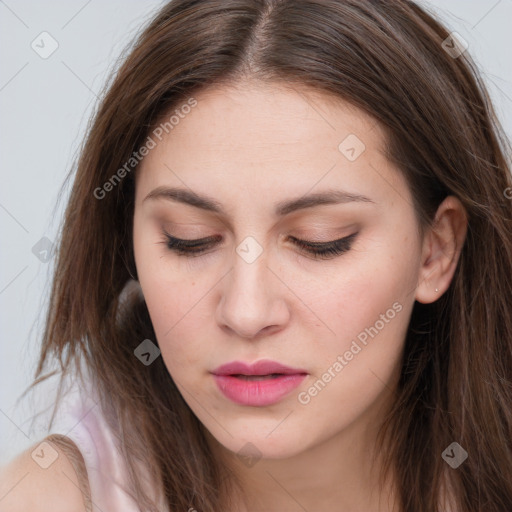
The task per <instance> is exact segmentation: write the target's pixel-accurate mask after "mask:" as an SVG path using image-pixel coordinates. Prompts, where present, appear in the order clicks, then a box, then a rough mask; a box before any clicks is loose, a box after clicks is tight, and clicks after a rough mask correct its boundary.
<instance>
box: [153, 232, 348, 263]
mask: <svg viewBox="0 0 512 512" xmlns="http://www.w3.org/2000/svg"><path fill="white" fill-rule="evenodd" d="M163 234H164V235H165V237H166V240H165V241H164V243H166V245H167V247H168V248H169V249H170V250H171V251H173V252H175V253H176V254H177V255H178V256H186V257H197V256H200V255H201V254H203V253H204V252H205V251H206V250H208V249H209V248H210V247H212V245H213V244H214V243H215V242H216V241H220V239H221V237H220V236H214V237H209V238H200V239H197V240H183V239H181V238H175V237H173V236H171V235H169V233H166V232H165V231H164V233H163ZM357 235H358V233H352V234H351V235H349V236H346V237H345V238H340V239H338V240H332V241H330V242H308V241H306V240H300V239H298V238H295V237H294V236H290V237H289V238H290V239H291V240H293V241H294V242H295V244H296V245H297V246H298V247H299V249H300V250H301V251H303V252H305V253H306V254H308V255H310V256H313V258H315V259H331V258H335V257H336V256H340V255H341V254H343V253H345V252H347V251H349V250H350V248H351V247H352V242H353V241H354V238H355V237H356V236H357ZM205 245H206V247H204V246H205ZM197 247H200V248H199V249H197Z"/></svg>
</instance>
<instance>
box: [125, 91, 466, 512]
mask: <svg viewBox="0 0 512 512" xmlns="http://www.w3.org/2000/svg"><path fill="white" fill-rule="evenodd" d="M308 93H309V94H308ZM196 99H197V102H198V105H197V106H196V107H195V108H194V109H193V110H192V112H190V113H189V114H188V115H187V117H186V118H185V119H184V120H182V121H180V123H179V124H178V125H176V126H175V127H174V128H173V130H172V131H171V132H170V133H169V134H168V135H167V136H165V137H164V138H163V140H162V141H161V142H160V143H159V144H158V146H157V147H156V148H155V149H153V150H152V151H151V152H150V154H149V155H148V156H147V157H146V158H145V159H144V161H143V162H142V166H141V168H140V169H139V170H138V174H137V183H136V203H135V216H134V231H133V239H134V250H135V259H136V264H137V271H138V277H139V282H140V285H141V287H142V291H143V293H144V297H145V300H146V304H147V306H148V309H149V312H150V315H151V319H152V323H153V326H154V328H155V333H156V336H157V340H158V343H159V346H160V349H161V352H162V357H163V359H164V362H165V364H166V366H167V368H168V370H169V372H170V374H171V376H172V377H173V378H174V380H175V382H176V383H177V385H178V388H179V389H180V391H181V392H182V394H183V396H184V398H185V400H186V401H187V403H188V405H189V406H190V408H191V409H192V410H193V412H194V413H195V414H196V416H197V417H198V418H199V420H200V421H201V422H202V424H203V425H204V426H205V427H206V430H207V431H208V432H209V439H210V443H211V444H212V446H213V448H214V450H215V451H216V453H218V455H219V457H220V456H223V457H226V459H227V461H228V462H227V463H228V464H230V466H231V467H232V468H233V470H234V471H236V472H237V474H238V475H240V478H241V479H242V480H243V482H244V492H245V493H246V495H247V496H248V499H247V502H246V503H240V504H239V505H238V506H237V507H236V510H246V511H247V512H256V511H259V510H267V511H278V510H279V511H283V510H286V511H290V512H292V511H301V510H304V509H306V510H326V511H331V510H332V511H334V510H337V511H339V510H344V511H346V512H356V511H360V510H365V511H380V512H387V511H391V510H392V505H393V501H394V500H393V492H392V486H390V487H389V488H388V489H386V490H384V491H383V493H382V494H378V493H376V492H375V489H376V486H375V482H376V475H375V471H373V472H372V468H373V467H374V466H373V465H372V464H371V462H370V459H369V455H370V453H371V447H372V446H373V445H374V437H375V432H376V429H375V426H376V425H378V423H379V419H380V418H381V416H382V413H383V407H384V404H385V403H386V402H387V401H389V399H390V396H391V390H392V389H393V386H394V384H395V383H396V379H397V378H398V374H399V370H400V356H401V353H402V349H403V344H404V338H405V334H406V329H407V326H408V323H409V318H410V313H411V311H412V307H413V305H414V301H415V300H418V301H420V302H423V303H429V302H433V301H435V300H437V299H438V298H439V297H440V296H441V295H442V293H443V292H444V291H445V290H446V289H447V288H448V286H449V284H450V281H451V279H452V277H453V274H454V271H455V268H456V265H457V261H458V258H459V254H460V249H461V247H462V244H463V241H464V237H465V234H466V225H467V220H466V216H465V212H464V208H463V207H462V205H461V204H460V202H459V201H458V200H457V199H456V198H455V197H449V198H447V199H446V200H445V201H444V202H443V203H442V204H441V205H440V207H439V210H438V212H437V217H436V219H437V223H436V227H435V230H430V231H429V232H428V233H427V234H426V235H425V237H424V238H423V239H420V236H419V232H418V227H417V223H416V222H417V221H416V217H415V216H414V211H413V206H412V204H413V201H412V197H411V195H410V191H409V189H408V187H407V185H406V183H405V180H404V179H403V177H402V175H401V174H400V173H399V172H398V171H397V170H396V169H394V168H393V167H392V166H391V164H390V163H389V162H388V161H387V160H386V159H385V157H384V155H383V154H382V151H381V150H382V148H383V143H384V134H383V133H382V132H381V130H380V129H379V126H378V125H377V123H376V122H375V121H374V120H373V119H371V118H370V117H368V116H367V115H366V114H364V113H363V112H361V111H359V110H356V109H354V108H350V107H349V105H347V104H346V103H343V102H341V101H339V100H333V99H332V98H328V97H325V96H324V95H322V94H314V93H312V92H311V91H306V90H297V89H292V88H286V87H283V86H282V85H277V84H272V85H268V84H267V85H262V84H261V83H255V82H247V83H244V84H242V85H241V86H240V87H239V88H236V87H230V88H222V87H218V88H213V89H209V90H207V91H203V92H202V93H200V94H199V95H197V96H196ZM349 134H355V135H356V136H357V137H358V139H360V140H361V141H362V142H363V143H364V145H365V146H366V149H365V151H364V152H362V153H361V154H360V156H358V158H356V159H355V160H354V161H350V160H349V159H347V158H346V157H345V156H344V154H342V152H340V149H339V148H338V146H339V144H340V142H342V141H343V140H344V139H345V138H346V137H347V136H348V135H349ZM158 187H180V188H184V189H186V190H188V191H193V192H195V193H196V194H199V195H201V196H208V197H209V198H211V199H213V200H214V201H216V202H217V203H219V204H220V207H221V208H222V212H221V213H213V212H211V211H207V210H204V209H201V208H198V207H196V206H192V205H189V204H184V203H182V202H179V201H176V200H171V199H168V198H165V197H158V198H156V199H154V198H153V199H150V198H147V196H148V194H150V193H151V192H152V191H154V190H155V189H156V188H158ZM327 189H331V190H344V191H348V192H350V193H352V194H359V195H364V196H366V197H367V198H369V199H370V200H371V201H364V202H346V203H342V204H330V205H317V206H314V207H309V208H304V209H300V210H296V211H294V212H293V213H290V214H287V215H283V216H276V215H275V213H274V208H275V206H276V205H277V204H278V203H281V202H282V201H286V200H290V199H295V198H300V197H302V196H304V195H305V194H311V193H317V192H323V191H325V190H327ZM146 198H147V199H146ZM163 230H165V231H166V232H167V233H168V234H170V235H172V236H174V237H177V238H181V239H188V240H194V239H200V238H206V237H211V236H218V237H219V240H220V241H219V242H218V243H217V244H216V245H215V244H214V245H213V246H210V247H208V248H207V250H206V252H205V253H204V254H203V255H199V256H197V257H188V256H181V255H178V254H177V253H175V252H173V251H172V250H171V249H169V248H168V247H167V245H166V242H165V240H166V238H165V235H164V233H163ZM356 232H357V233H358V235H357V236H356V238H355V240H354V241H353V244H352V247H351V248H350V250H348V251H347V252H345V253H343V254H341V255H339V256H336V257H332V258H330V259H319V260H315V259H314V258H313V257H312V256H308V255H307V254H305V253H303V252H301V251H300V249H299V248H298V247H297V246H296V245H294V243H293V241H290V240H289V238H288V237H289V236H290V235H292V236H295V237H297V238H299V239H301V240H307V241H319V242H328V241H331V240H335V239H339V238H342V237H346V236H349V235H351V234H353V233H356ZM249 236H250V237H253V238H254V239H255V240H257V242H258V243H259V245H260V246H261V248H262V250H263V252H262V253H261V255H260V256H259V257H258V258H257V259H256V260H255V261H253V262H251V263H248V262H247V261H246V260H244V259H243V258H242V257H240V255H239V254H238V253H237V252H236V249H237V247H239V246H240V247H245V248H246V246H244V244H243V242H244V241H245V239H246V237H249ZM436 288H437V289H438V291H437V292H436V291H435V290H436ZM394 303H399V304H400V305H401V306H402V309H401V311H400V313H397V314H396V315H395V316H394V318H393V319H392V320H390V321H389V322H388V323H386V324H385V327H384V328H382V330H380V332H379V334H378V336H376V337H375V338H374V339H371V340H370V341H369V343H368V344H367V345H366V346H365V347H364V349H363V350H361V352H359V353H358V354H357V356H355V357H354V358H353V359H352V360H351V361H349V364H347V365H346V366H345V367H344V368H343V370H342V372H341V373H340V374H339V375H338V376H336V377H335V378H333V379H332V380H331V382H330V383H329V384H328V385H327V386H326V387H325V388H324V389H323V390H322V391H321V392H320V393H318V395H316V396H315V397H314V398H313V399H312V400H311V401H310V402H309V403H308V404H307V405H304V404H301V403H299V402H298V399H297V395H298V393H299V392H300V391H304V390H307V389H308V388H310V387H311V386H312V384H313V383H314V382H315V381H317V380H318V379H319V378H320V377H321V376H322V375H323V374H324V372H326V371H327V369H328V368H329V367H332V365H333V363H334V362H335V361H336V359H337V356H338V355H339V354H344V353H345V352H346V351H347V350H348V349H349V348H350V344H351V342H352V340H354V339H355V337H356V336H357V335H358V333H361V332H362V331H364V329H365V328H367V327H369V326H373V325H374V324H375V323H376V321H377V320H378V319H379V318H380V315H381V314H382V313H385V312H386V311H387V310H389V308H391V307H392V305H393V304H394ZM263 358H269V359H272V360H275V361H279V362H282V363H284V364H287V365H289V366H292V367H299V368H306V369H307V371H308V373H309V375H308V377H307V378H306V380H305V381H304V382H303V383H302V384H301V386H300V388H299V389H298V390H297V391H296V392H292V393H291V394H290V395H289V396H286V397H285V398H284V399H282V400H281V401H280V402H278V403H277V404H273V405H271V406H266V407H250V406H243V405H239V404H236V403H233V402H231V401H230V400H228V399H227V398H226V397H224V395H222V394H221V393H220V392H219V390H218V389H217V388H216V386H215V384H214V381H213V379H212V376H211V374H210V373H209V372H210V371H211V370H213V369H214V368H216V367H217V366H219V365H220V364H222V363H226V362H228V361H233V360H241V361H246V362H254V361H257V360H259V359H263ZM248 442H250V443H252V444H253V445H255V446H256V447H257V449H258V450H259V452H260V453H261V456H262V458H261V459H260V460H259V461H258V462H257V463H256V464H255V465H253V466H252V467H248V466H246V465H244V464H241V463H240V461H239V459H238V457H237V456H236V455H235V454H236V453H237V452H238V451H239V450H240V449H241V448H242V447H243V446H244V445H246V443H248Z"/></svg>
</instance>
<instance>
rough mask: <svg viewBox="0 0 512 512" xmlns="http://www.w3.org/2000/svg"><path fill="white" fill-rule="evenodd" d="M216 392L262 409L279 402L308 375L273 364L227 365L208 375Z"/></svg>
mask: <svg viewBox="0 0 512 512" xmlns="http://www.w3.org/2000/svg"><path fill="white" fill-rule="evenodd" d="M212 374H213V378H214V380H215V383H216V384H217V387H218V389H219V390H220V392H221V393H222V394H223V395H224V396H225V397H226V398H228V399H229V400H231V401H232V402H235V403H236V404H239V405H246V406H252V407H264V406H268V405H272V404H275V403H277V402H279V401H281V400H282V399H283V398H284V397H285V396H286V395H288V394H289V393H290V392H291V391H292V390H293V389H295V388H296V387H297V386H299V385H300V383H301V382H302V381H303V380H304V379H305V378H306V376H307V375H308V372H306V371H305V370H303V369H298V368H291V367H289V366H285V365H283V364H281V363H277V362H274V361H268V360H263V361H258V362H256V363H253V364H247V363H242V362H237V361H234V362H231V363H228V364H225V365H222V366H220V367H219V368H217V369H216V370H215V371H214V372H212Z"/></svg>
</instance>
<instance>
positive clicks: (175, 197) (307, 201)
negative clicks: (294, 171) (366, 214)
mask: <svg viewBox="0 0 512 512" xmlns="http://www.w3.org/2000/svg"><path fill="white" fill-rule="evenodd" d="M156 199H166V200H170V201H177V202H179V203H184V204H188V205H190V206H195V207H196V208H200V209H202V210H206V211H209V212H214V213H217V214H220V215H226V212H225V211H224V208H223V206H222V204H221V203H219V202H218V201H216V200H215V199H213V198H211V197H208V196H205V195H200V194H198V193H196V192H194V191H192V190H190V189H185V188H177V187H165V186H161V187H157V188H155V189H154V190H152V191H151V192H150V193H149V194H148V195H147V196H146V197H145V198H144V199H143V202H144V201H146V200H156ZM351 202H365V203H375V202H374V201H372V200H371V199H370V198H369V197H366V196H364V195H361V194H352V193H350V192H346V191H344V190H326V191H324V192H316V193H312V194H307V195H303V196H301V197H298V198H296V199H287V200H285V201H281V202H279V203H277V204H276V205H275V209H274V214H275V215H276V216H279V217H282V216H284V215H288V214H290V213H292V212H295V211H298V210H303V209H306V208H313V207H315V206H321V205H331V204H343V203H351Z"/></svg>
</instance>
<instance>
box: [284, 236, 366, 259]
mask: <svg viewBox="0 0 512 512" xmlns="http://www.w3.org/2000/svg"><path fill="white" fill-rule="evenodd" d="M357 235H358V233H352V234H351V235H349V236H346V237H345V238H339V239H338V240H332V241H330V242H308V241H307V240H300V239H298V238H295V237H294V236H290V237H289V238H290V239H291V240H293V241H294V243H295V244H296V245H297V246H298V247H299V249H300V250H301V251H304V252H306V253H308V254H311V255H312V256H313V257H314V258H315V259H331V258H335V257H336V256H340V255H341V254H343V253H344V252H347V251H349V250H350V248H351V247H352V243H353V241H354V239H355V237H356V236H357Z"/></svg>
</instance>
